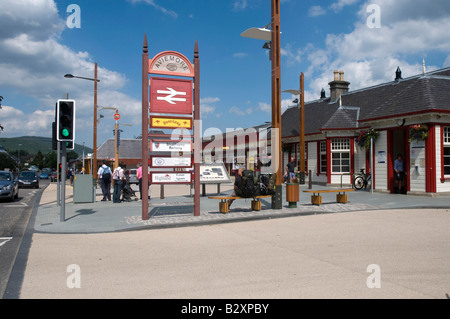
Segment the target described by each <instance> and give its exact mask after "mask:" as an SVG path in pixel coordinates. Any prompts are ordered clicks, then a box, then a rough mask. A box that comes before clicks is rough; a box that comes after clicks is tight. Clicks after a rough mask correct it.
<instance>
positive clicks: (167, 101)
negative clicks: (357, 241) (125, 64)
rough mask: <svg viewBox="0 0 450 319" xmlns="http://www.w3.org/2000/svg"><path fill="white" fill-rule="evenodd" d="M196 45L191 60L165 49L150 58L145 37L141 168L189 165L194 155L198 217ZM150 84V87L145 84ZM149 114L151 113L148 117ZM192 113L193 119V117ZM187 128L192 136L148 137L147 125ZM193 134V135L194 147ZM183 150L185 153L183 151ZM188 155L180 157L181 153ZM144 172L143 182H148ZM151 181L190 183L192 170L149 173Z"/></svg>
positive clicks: (145, 192) (145, 212) (196, 212)
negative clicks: (150, 75)
mask: <svg viewBox="0 0 450 319" xmlns="http://www.w3.org/2000/svg"><path fill="white" fill-rule="evenodd" d="M199 66H200V64H199V57H198V45H197V42H196V43H195V48H194V63H191V62H190V61H189V60H188V59H187V58H186V57H185V56H184V55H182V54H181V53H178V52H175V51H164V52H161V53H159V54H157V55H156V56H155V57H154V58H153V59H149V55H148V45H147V36H145V37H144V45H143V54H142V170H143V171H147V170H148V166H149V165H150V167H157V168H186V169H188V168H192V152H193V151H194V152H195V156H194V159H195V160H194V173H195V176H196V178H195V182H194V184H195V188H196V194H195V199H194V216H200V197H199V189H200V183H199V175H200V172H199V168H200V166H199V165H200V163H196V161H198V160H199V159H200V154H201V153H200V152H201V140H200V126H199V125H200V124H199V120H200V90H199V88H200V82H199V75H200V68H199ZM149 74H157V75H168V76H176V77H185V78H186V77H190V78H193V79H194V82H195V83H194V84H193V81H192V80H187V79H180V78H162V77H151V78H150V79H149ZM149 86H150V90H149V89H148V87H149ZM149 113H150V114H151V115H150V117H149ZM167 114H182V115H188V116H189V117H174V116H167ZM192 116H193V118H192ZM149 127H150V128H159V129H181V130H184V129H187V130H191V129H193V130H194V134H193V136H189V137H187V138H186V137H185V139H183V140H175V139H170V140H167V139H166V140H150V141H149V140H148V138H149V134H148V128H149ZM192 137H194V148H193V141H192ZM149 150H150V152H171V153H172V154H176V155H175V156H174V157H167V156H158V155H154V156H152V157H151V159H150V160H149V159H148V152H149ZM185 153H186V154H185ZM184 154H185V155H189V156H188V157H181V156H182V155H184ZM147 179H148V176H147V174H144V176H143V178H142V183H143V184H144V185H146V184H147V182H148V180H147ZM150 179H151V182H152V183H153V184H161V185H162V187H163V185H164V184H190V183H192V179H193V175H192V172H173V171H172V172H151V175H150ZM142 199H143V201H142V219H143V220H147V219H148V218H149V217H148V189H147V188H146V187H144V188H143V189H142Z"/></svg>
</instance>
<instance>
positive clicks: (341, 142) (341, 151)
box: [331, 138, 350, 173]
mask: <svg viewBox="0 0 450 319" xmlns="http://www.w3.org/2000/svg"><path fill="white" fill-rule="evenodd" d="M331 160H332V173H350V139H348V138H345V139H334V140H332V141H331Z"/></svg>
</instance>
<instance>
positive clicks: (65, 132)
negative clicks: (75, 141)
mask: <svg viewBox="0 0 450 319" xmlns="http://www.w3.org/2000/svg"><path fill="white" fill-rule="evenodd" d="M69 134H70V133H69V130H68V129H66V128H65V129H63V130H62V135H63V136H64V137H68V136H69Z"/></svg>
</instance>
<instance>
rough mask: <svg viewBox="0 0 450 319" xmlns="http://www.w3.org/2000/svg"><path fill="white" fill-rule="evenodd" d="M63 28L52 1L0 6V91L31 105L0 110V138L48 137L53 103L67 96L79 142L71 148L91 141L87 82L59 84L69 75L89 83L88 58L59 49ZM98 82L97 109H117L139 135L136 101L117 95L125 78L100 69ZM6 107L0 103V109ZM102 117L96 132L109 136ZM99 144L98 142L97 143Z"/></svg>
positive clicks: (91, 67)
mask: <svg viewBox="0 0 450 319" xmlns="http://www.w3.org/2000/svg"><path fill="white" fill-rule="evenodd" d="M64 28H65V20H63V19H62V18H60V17H59V16H58V12H57V9H56V5H55V2H54V1H52V0H23V1H14V0H2V10H0V86H1V87H2V88H3V89H5V90H6V89H7V90H10V91H13V92H14V91H16V92H20V95H22V96H24V97H26V98H29V99H32V100H33V102H27V104H26V105H17V104H16V105H13V106H10V107H9V108H7V109H6V111H5V109H3V110H1V113H0V116H1V118H2V121H1V122H2V125H3V126H5V130H4V132H3V133H2V135H4V136H7V137H12V136H17V135H40V136H51V122H52V121H53V120H54V109H55V103H56V100H58V99H60V98H62V97H63V94H64V93H65V92H69V97H70V98H73V99H76V102H77V122H76V123H77V136H78V137H80V139H77V140H78V141H77V142H79V141H80V142H82V141H86V143H87V144H88V145H89V144H90V141H92V131H93V130H92V126H93V124H92V123H93V121H94V119H93V95H94V85H93V82H92V81H86V80H79V79H65V78H64V77H63V75H64V74H66V73H72V74H74V75H78V76H84V77H90V78H93V77H94V62H93V61H92V59H91V56H90V55H89V53H87V52H77V51H74V50H73V49H71V48H69V47H67V46H65V45H63V44H61V43H60V38H59V35H60V33H61V32H62V31H63V30H64ZM98 77H99V79H100V81H101V82H100V83H99V86H98V104H99V105H102V106H113V107H117V108H119V111H120V112H121V113H122V114H123V116H122V119H123V121H124V123H130V124H133V125H135V126H134V127H133V130H136V131H139V130H140V129H139V127H140V125H141V124H140V123H141V119H140V118H141V116H140V114H141V101H140V100H137V99H135V98H132V97H130V96H128V95H126V94H124V93H122V92H120V90H121V89H122V88H123V87H124V85H125V84H126V83H127V81H128V80H127V78H126V77H125V76H124V75H123V74H120V73H118V72H115V71H112V70H108V69H106V68H103V67H101V65H99V68H98ZM2 93H3V92H2ZM3 95H4V93H3ZM7 102H8V99H7V97H5V100H4V103H7ZM9 105H11V103H9ZM103 115H104V116H105V118H104V119H102V120H101V122H100V124H99V132H101V131H102V130H103V128H108V129H107V131H110V129H109V128H110V127H111V126H113V119H112V113H111V114H108V113H107V112H104V114H103ZM109 116H111V118H109ZM24 123H26V124H24ZM107 137H110V136H107ZM103 138H105V137H104V136H99V141H101V140H102V139H103Z"/></svg>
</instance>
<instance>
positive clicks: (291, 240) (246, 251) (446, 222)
mask: <svg viewBox="0 0 450 319" xmlns="http://www.w3.org/2000/svg"><path fill="white" fill-rule="evenodd" d="M449 229H450V210H446V209H440V210H438V209H427V210H398V211H396V210H390V211H366V212H351V213H336V214H327V215H312V216H303V217H293V218H284V219H273V220H263V221H252V222H243V223H230V224H220V225H213V226H201V227H186V228H173V229H161V230H142V231H131V232H119V233H107V234H73V235H67V234H42V233H35V234H33V238H32V244H31V249H30V253H29V256H28V262H27V265H26V271H25V272H24V276H23V284H22V285H21V291H20V296H18V297H20V298H156V299H159V298H162V299H174V298H188V299H191V298H194V299H196V298H206V299H210V298H213V299H222V298H231V299H234V298H242V299H247V298H261V299H265V298H269V299H271V298H274V299H278V298H288V299H290V298H294V299H297V298H393V299H396V298H444V299H445V298H447V296H448V295H449V294H450V267H449V265H450V250H449V247H450V246H449V243H450V232H449V231H448V230H449Z"/></svg>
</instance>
